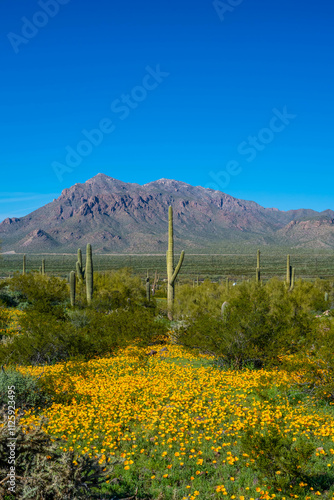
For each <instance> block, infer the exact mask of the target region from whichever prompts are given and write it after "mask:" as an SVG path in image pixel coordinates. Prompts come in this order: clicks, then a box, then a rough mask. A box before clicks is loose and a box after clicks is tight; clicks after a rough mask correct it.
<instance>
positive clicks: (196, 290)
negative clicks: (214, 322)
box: [174, 279, 235, 319]
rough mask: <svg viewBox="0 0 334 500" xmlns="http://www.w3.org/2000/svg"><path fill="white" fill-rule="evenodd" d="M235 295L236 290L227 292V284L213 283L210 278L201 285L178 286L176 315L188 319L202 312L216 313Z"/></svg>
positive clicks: (175, 305)
mask: <svg viewBox="0 0 334 500" xmlns="http://www.w3.org/2000/svg"><path fill="white" fill-rule="evenodd" d="M234 288H235V287H234ZM233 295H234V290H231V291H230V292H229V294H227V292H226V288H225V284H220V285H219V284H218V283H211V281H210V280H209V279H207V280H204V283H202V284H201V285H200V286H195V287H193V286H192V285H181V286H179V287H178V288H177V293H176V297H175V304H174V316H175V318H179V319H186V318H194V317H196V316H198V315H201V314H213V315H216V314H217V311H219V310H220V308H221V305H222V303H223V302H224V301H225V300H227V298H228V297H229V296H233Z"/></svg>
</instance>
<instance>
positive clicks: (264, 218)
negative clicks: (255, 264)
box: [0, 173, 334, 253]
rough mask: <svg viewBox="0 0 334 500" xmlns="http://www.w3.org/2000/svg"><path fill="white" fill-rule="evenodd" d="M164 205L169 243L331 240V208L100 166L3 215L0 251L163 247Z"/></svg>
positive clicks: (331, 244) (314, 244)
mask: <svg viewBox="0 0 334 500" xmlns="http://www.w3.org/2000/svg"><path fill="white" fill-rule="evenodd" d="M169 205H172V206H173V211H174V236H175V243H176V245H178V246H182V248H184V249H185V250H188V251H189V250H199V249H200V250H203V249H207V250H210V249H220V248H223V247H224V246H225V247H226V245H232V246H233V245H240V244H242V245H247V246H249V245H266V246H275V245H282V244H283V243H284V244H286V245H287V246H291V247H292V248H294V247H295V248H300V247H302V248H334V211H333V210H330V209H327V210H324V211H322V212H317V211H315V210H312V209H298V210H288V211H281V210H278V209H277V208H264V207H262V206H261V205H259V204H258V203H256V202H254V201H248V200H241V199H238V198H234V197H233V196H231V195H228V194H226V193H222V192H221V191H215V190H213V189H208V188H204V187H202V186H192V185H190V184H187V183H185V182H182V181H176V180H173V179H165V178H163V179H158V180H157V181H152V182H149V183H146V184H144V185H140V184H137V183H126V182H123V181H120V180H118V179H114V178H112V177H109V176H107V175H105V174H102V173H100V174H97V175H96V176H94V177H92V178H91V179H88V180H87V181H86V182H85V183H76V184H74V185H73V186H72V187H70V188H66V189H64V190H63V191H62V193H61V195H60V196H59V197H58V198H57V199H55V200H54V201H52V202H50V203H48V204H46V205H44V206H43V207H40V208H38V209H37V210H35V211H33V212H32V213H30V214H28V215H26V216H24V217H20V218H17V217H16V218H15V217H13V218H10V217H9V218H7V219H5V220H4V221H2V222H1V223H0V240H1V241H2V251H3V252H8V251H16V252H22V251H23V252H25V253H29V252H31V253H35V252H36V251H37V250H38V251H39V252H41V253H42V252H43V251H54V252H55V253H62V252H65V251H69V250H71V251H75V250H76V249H77V248H78V247H79V246H81V247H82V246H84V245H86V244H87V243H92V244H93V245H94V249H95V251H98V252H100V253H113V252H114V253H120V252H122V253H123V252H124V253H130V252H137V253H147V252H157V251H158V252H160V251H161V252H165V250H166V242H167V229H168V206H169ZM305 222H307V224H305Z"/></svg>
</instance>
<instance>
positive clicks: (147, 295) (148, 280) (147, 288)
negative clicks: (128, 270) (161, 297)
mask: <svg viewBox="0 0 334 500" xmlns="http://www.w3.org/2000/svg"><path fill="white" fill-rule="evenodd" d="M146 298H147V300H148V301H149V302H150V300H151V285H150V278H149V277H147V278H146Z"/></svg>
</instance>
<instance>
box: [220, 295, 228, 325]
mask: <svg viewBox="0 0 334 500" xmlns="http://www.w3.org/2000/svg"><path fill="white" fill-rule="evenodd" d="M228 306H229V303H228V302H226V300H225V302H224V304H223V305H222V307H221V316H222V318H223V320H224V321H226V320H227V314H228V311H227V310H228Z"/></svg>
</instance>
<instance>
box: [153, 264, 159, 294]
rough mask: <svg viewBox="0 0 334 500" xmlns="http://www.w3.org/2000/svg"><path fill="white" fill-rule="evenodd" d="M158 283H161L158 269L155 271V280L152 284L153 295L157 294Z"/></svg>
mask: <svg viewBox="0 0 334 500" xmlns="http://www.w3.org/2000/svg"><path fill="white" fill-rule="evenodd" d="M158 283H159V275H158V271H157V270H156V271H155V275H154V281H153V286H152V295H155V291H156V290H157V289H158Z"/></svg>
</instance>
